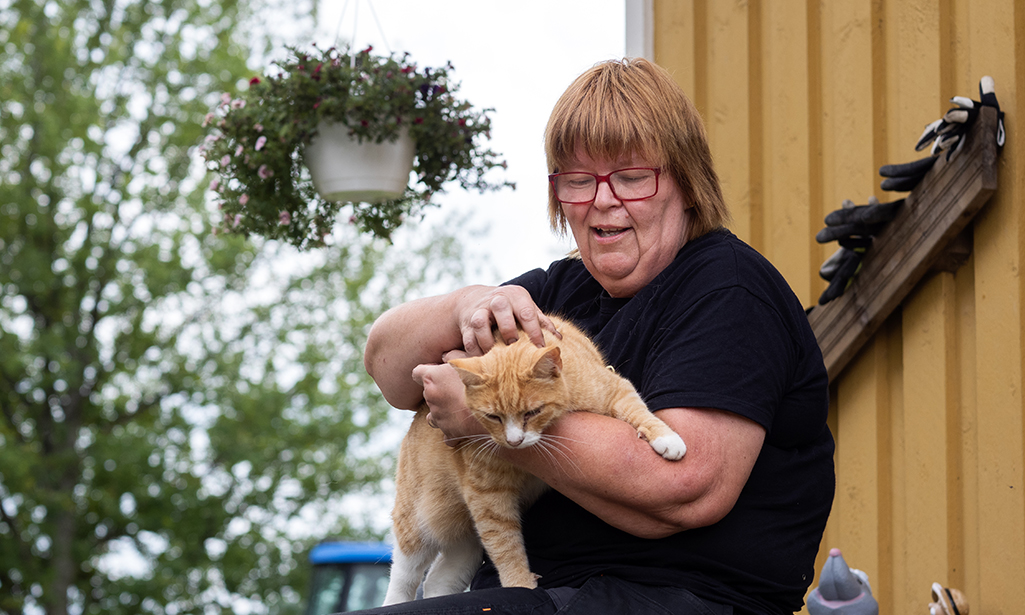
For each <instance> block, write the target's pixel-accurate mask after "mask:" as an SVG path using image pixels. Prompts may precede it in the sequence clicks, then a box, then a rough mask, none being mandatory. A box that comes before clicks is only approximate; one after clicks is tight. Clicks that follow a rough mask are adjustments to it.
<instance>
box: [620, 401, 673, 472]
mask: <svg viewBox="0 0 1025 615" xmlns="http://www.w3.org/2000/svg"><path fill="white" fill-rule="evenodd" d="M631 389H632V387H631ZM613 409H614V411H613V414H612V416H613V417H615V418H617V419H620V420H622V421H626V422H627V423H629V424H630V425H631V426H632V427H633V428H634V429H636V430H637V437H638V438H640V439H642V440H645V441H647V443H648V444H649V445H650V446H651V448H652V450H654V451H655V452H656V453H658V454H659V455H661V456H662V458H663V459H667V460H669V461H678V460H680V459H682V458H683V456H684V455H685V454H687V445H686V444H684V442H683V438H681V437H680V434H678V433H676V432H675V431H673V428H672V427H670V426H669V425H667V424H666V423H665V421H663V420H662V419H660V418H658V417H657V416H655V414H654V413H652V412H651V411H650V410H648V406H647V405H645V403H644V401H643V400H642V399H641V396H640V395H638V394H637V392H636V391H634V390H630V391H629V392H628V393H626V394H625V395H623V396H622V397H621V398H620V399H619V400H618V401H617V403H616V404H615V405H614V406H613Z"/></svg>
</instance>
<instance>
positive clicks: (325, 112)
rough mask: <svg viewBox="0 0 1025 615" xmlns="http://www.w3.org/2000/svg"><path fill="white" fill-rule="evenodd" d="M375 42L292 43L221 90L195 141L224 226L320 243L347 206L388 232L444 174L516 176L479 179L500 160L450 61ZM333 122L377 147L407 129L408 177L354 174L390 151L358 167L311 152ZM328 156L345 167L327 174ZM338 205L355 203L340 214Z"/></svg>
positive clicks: (360, 221)
mask: <svg viewBox="0 0 1025 615" xmlns="http://www.w3.org/2000/svg"><path fill="white" fill-rule="evenodd" d="M371 52H372V48H370V47H368V48H366V49H364V50H362V51H359V52H355V53H351V52H350V51H349V50H347V49H336V48H331V49H328V50H327V51H323V52H322V51H319V50H317V49H314V51H312V52H309V53H307V52H302V51H299V50H296V49H290V50H289V54H290V55H289V57H288V58H287V59H286V60H284V61H282V62H280V63H278V64H277V66H278V68H279V69H280V70H279V71H278V72H277V74H274V75H270V76H264V77H253V78H252V79H251V80H250V81H249V87H248V89H246V90H244V91H242V92H240V93H238V94H237V95H235V96H232V95H230V94H224V95H223V96H222V99H221V103H220V104H219V105H218V106H217V108H216V109H215V110H214V111H213V112H211V113H210V114H208V115H207V118H206V120H205V121H204V126H209V127H210V133H209V134H208V135H207V137H206V141H205V142H204V144H203V146H202V148H201V149H202V152H203V156H204V158H205V159H206V161H207V165H208V168H209V169H210V170H211V171H213V172H214V173H215V177H214V178H213V180H212V181H211V185H210V188H211V190H213V191H214V192H215V193H216V195H217V202H218V206H219V208H220V210H221V211H220V218H219V221H218V222H219V223H218V227H219V229H220V230H223V231H227V232H235V233H242V234H246V235H249V234H257V235H261V236H264V237H267V238H272V239H282V240H285V241H289V242H290V243H292V244H294V245H296V246H297V247H299V248H308V247H314V246H318V245H323V243H324V238H325V237H326V236H327V235H328V234H330V232H331V229H332V228H333V226H334V224H335V223H336V221H337V219H338V217H339V216H343V217H344V219H346V220H348V221H350V222H352V223H354V224H356V225H357V226H358V227H359V228H360V230H362V231H365V232H370V233H373V234H375V235H377V236H379V237H384V238H388V237H389V236H390V234H391V232H392V231H394V230H395V229H396V228H397V227H398V226H399V225H401V224H402V221H403V220H404V219H405V218H406V217H407V216H409V215H411V214H416V213H419V212H420V211H421V210H422V208H423V207H425V206H428V205H430V204H431V203H430V198H431V195H432V194H434V193H436V192H439V191H441V190H442V189H443V186H444V185H445V184H447V183H448V182H452V181H455V182H458V183H459V185H460V187H462V188H472V189H475V190H479V191H481V192H484V191H488V190H497V189H500V188H503V187H506V186H509V187H513V185H512V184H511V183H509V182H497V183H492V182H490V181H488V180H486V179H485V177H484V176H485V174H486V173H488V171H490V170H491V169H494V168H495V167H504V166H505V163H504V162H503V161H501V160H499V158H498V155H497V154H496V153H495V152H493V151H491V150H490V149H488V148H487V147H486V146H485V145H484V144H483V141H484V140H486V139H488V138H490V134H489V131H490V128H491V120H490V118H488V116H487V114H488V113H489V112H490V111H491V110H490V109H485V110H481V111H478V110H475V109H474V108H473V107H472V106H471V105H470V103H468V102H466V101H463V100H460V99H458V98H456V96H455V93H456V91H457V90H458V85H457V84H455V83H453V82H452V81H451V79H450V77H449V71H450V70H451V68H452V67H451V65H446V66H445V67H443V68H424V69H419V68H418V67H417V66H416V64H414V63H412V62H411V61H410V60H409V56H408V54H407V55H403V56H400V57H395V56H377V55H373V54H372V53H371ZM336 133H342V134H344V136H346V137H348V138H349V139H351V140H354V141H356V142H357V143H359V144H361V145H366V146H371V147H375V148H376V147H386V146H390V145H392V144H394V143H395V142H396V141H398V142H401V141H402V140H404V139H405V138H406V136H407V135H408V139H409V140H410V141H411V143H412V146H410V144H409V142H408V141H407V142H406V144H405V145H403V146H402V147H405V148H407V152H408V149H409V148H410V147H412V151H413V154H412V155H411V156H408V154H407V156H408V157H407V160H406V162H405V163H403V166H402V168H403V169H405V171H404V173H403V172H401V171H400V172H399V175H401V176H403V177H404V178H405V179H404V180H396V181H395V182H394V183H392V184H391V185H390V186H389V187H388V188H373V187H363V186H360V185H359V184H358V183H357V182H362V181H363V180H368V181H369V180H370V179H371V178H375V177H379V176H380V175H381V174H382V173H383V170H382V169H383V166H384V165H383V159H384V158H388V159H390V156H384V155H382V157H381V158H377V162H374V163H373V164H372V165H371V170H369V171H366V172H361V173H359V174H356V172H354V171H352V166H351V164H350V163H341V162H340V160H339V159H338V158H337V157H338V154H328V157H327V162H326V163H321V162H318V161H317V158H316V156H317V151H318V150H319V149H321V148H323V147H325V146H326V144H327V142H328V139H329V137H330V136H331V135H334V134H336ZM374 156H376V154H375V155H374ZM371 157H372V156H371V155H368V154H360V155H358V156H357V158H359V159H360V160H366V159H369V158H371ZM410 159H411V160H412V163H411V164H410V162H409V160H410ZM330 167H337V168H338V169H340V170H341V171H342V172H343V173H344V174H345V175H346V176H347V177H348V179H345V180H329V179H325V178H324V176H323V175H322V171H324V170H327V169H328V168H330ZM410 170H411V171H412V172H410ZM339 182H340V183H339ZM400 182H401V183H400ZM343 209H349V210H351V211H349V212H348V215H344V214H343Z"/></svg>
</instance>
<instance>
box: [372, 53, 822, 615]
mask: <svg viewBox="0 0 1025 615" xmlns="http://www.w3.org/2000/svg"><path fill="white" fill-rule="evenodd" d="M545 147H546V153H547V157H548V166H549V171H550V172H551V176H550V182H551V187H550V193H549V194H550V199H549V213H550V217H551V221H552V226H553V228H555V229H557V230H563V231H565V229H566V227H567V226H568V227H569V230H570V231H571V232H572V234H573V237H574V239H575V241H576V245H577V249H578V252H579V254H578V257H571V258H567V259H564V260H561V261H557V262H555V263H553V264H552V265H551V266H550V267H549V268H548V270H547V271H542V270H540V269H537V270H534V271H531V272H528V273H526V274H524V275H522V276H520V277H519V278H516V279H514V280H512V281H511V282H509V283H508V284H506V285H503V286H499V287H484V286H472V287H468V288H464V289H460V290H458V291H455V292H453V293H450V294H448V295H443V296H439V297H432V298H428V299H423V300H420V301H414V302H412V303H408V304H405V305H402V306H399V307H397V308H395V309H393V310H391V311H389V312H387V313H386V314H384V315H383V316H382V317H381V318H380V319H379V320H378V322H377V323H375V325H374V327H373V329H372V331H371V334H370V338H369V341H368V344H367V350H366V367H367V371H368V372H369V373H370V374H371V375H372V376H373V377H374V379H375V380H376V381H377V383H378V385H379V386H380V388H381V391H382V392H383V393H384V395H385V398H386V399H387V400H388V401H389V403H391V404H392V405H394V406H396V407H399V408H416V407H417V405H418V404H419V403H420V401H421V400H426V402H427V403H428V405H429V407H430V409H431V421H432V423H433V424H435V425H436V426H437V427H438V428H440V429H442V430H443V431H444V432H445V434H446V436H448V437H449V438H452V439H453V440H458V439H460V438H462V437H466V436H471V435H475V434H479V433H482V432H483V430H482V428H481V426H480V425H479V424H478V423H477V422H476V420H475V419H474V418H473V417H472V416H470V415H469V414H468V413H467V412H466V410H465V405H464V404H463V398H462V395H463V388H462V385H461V383H460V382H459V379H458V377H457V376H456V375H455V373H454V370H452V369H451V368H450V367H448V366H447V365H445V364H444V363H443V359H444V358H446V357H450V356H453V355H455V354H458V353H463V352H465V353H469V354H479V353H482V352H487V350H488V349H489V348H490V346H491V345H492V328H493V327H495V328H497V329H498V331H500V332H501V334H502V335H503V336H505V337H506V338H507V339H510V340H512V339H515V338H516V337H517V336H518V334H519V333H518V331H517V327H519V328H520V329H522V332H523V334H525V335H528V336H529V337H530V339H531V340H533V341H534V342H535V343H537V344H538V345H542V344H543V340H542V336H541V329H542V328H548V329H552V325H551V322H550V321H549V320H548V319H547V318H546V317H545V315H544V314H545V313H546V312H547V313H559V314H560V315H562V316H564V317H567V318H569V319H570V320H573V321H574V322H576V323H577V324H578V325H580V326H581V327H582V328H584V329H585V330H586V331H588V332H589V333H590V334H591V335H592V336H593V337H594V339H595V341H596V342H597V343H598V345H599V347H601V349H602V351H603V352H604V354H605V355H606V358H607V359H608V361H609V363H610V364H611V365H613V366H614V367H615V368H616V370H617V372H619V373H620V374H621V375H623V376H625V377H627V378H629V379H630V380H631V381H632V382H633V383H634V385H635V386H636V387H637V389H638V390H639V391H640V393H641V396H642V397H643V398H644V400H645V402H646V403H647V404H648V406H649V407H650V408H651V409H652V410H653V411H655V412H656V413H657V414H658V415H659V417H661V418H662V419H663V420H664V421H666V422H667V423H668V424H669V425H670V426H671V427H673V428H674V429H675V430H676V431H677V432H678V433H679V434H680V435H681V436H682V437H683V439H684V441H685V442H686V443H687V446H688V452H687V455H686V457H684V459H683V460H682V461H680V462H669V461H665V460H663V459H662V458H660V457H659V456H658V455H656V454H654V453H653V452H652V451H651V450H650V448H649V447H648V445H647V444H646V443H644V442H641V441H639V440H638V439H637V438H636V436H635V435H634V433H633V430H632V429H631V428H630V427H629V426H627V425H626V424H625V423H621V422H619V421H616V420H615V419H610V418H608V417H604V416H599V415H595V414H589V413H575V414H571V415H568V416H567V417H564V418H563V419H562V420H560V421H558V422H557V423H556V424H555V425H554V426H553V427H552V428H550V430H549V433H552V434H554V435H556V436H559V437H562V438H565V439H564V440H561V441H562V442H566V443H567V444H566V445H565V449H566V452H567V455H568V456H569V457H570V458H571V459H572V461H573V463H563V464H552V462H551V460H550V459H549V458H546V456H545V455H543V454H541V453H539V451H533V450H530V449H525V450H506V451H503V452H502V453H501V454H503V455H505V457H506V458H507V459H508V460H510V461H512V462H513V463H515V464H517V465H519V466H521V467H522V468H524V469H526V470H528V471H529V472H531V473H533V474H535V475H536V476H538V477H540V478H541V479H542V480H544V481H545V482H546V483H547V484H548V485H550V486H551V487H552V488H553V490H551V491H549V492H548V493H547V494H546V495H545V496H542V498H541V499H540V500H539V501H538V502H537V503H535V504H534V505H533V506H532V507H531V508H530V509H529V510H528V511H526V512H525V514H524V537H525V540H526V544H527V551H528V555H529V556H530V563H531V570H533V571H534V572H535V573H537V574H539V575H541V578H540V579H539V584H540V587H539V588H538V589H537V590H528V589H522V588H510V589H501V588H499V589H487V590H484V589H483V588H494V587H497V586H498V584H497V580H496V578H495V576H494V574H493V569H491V568H490V567H488V566H485V567H483V568H482V569H481V571H480V572H478V574H477V577H476V579H475V580H474V583H473V588H474V589H482V591H479V592H477V591H474V592H470V593H467V594H462V595H459V596H452V597H446V598H439V599H435V600H434V601H432V602H430V603H428V602H420V603H416V604H415V605H413V604H411V605H409V606H408V607H406V608H408V609H411V611H410V612H421V613H423V612H432V611H431V610H430V609H431V608H433V605H435V604H437V605H439V606H438V608H439V609H442V610H438V611H435V612H446V613H460V612H466V613H470V612H481V609H482V608H488V609H490V612H495V613H503V612H510V613H518V612H523V613H554V612H556V610H558V609H559V608H564V609H565V610H561V611H559V612H565V613H576V612H580V613H602V612H610V613H619V612H638V613H642V612H658V613H661V612H683V613H690V612H694V613H709V612H711V613H719V612H721V613H729V612H730V611H731V609H732V612H734V613H790V612H793V611H796V610H799V609H800V608H801V606H802V603H803V596H804V593H805V591H806V590H807V588H808V585H809V584H810V583H811V580H812V578H813V573H814V571H813V565H814V558H815V554H816V552H817V549H818V544H819V541H820V539H821V536H822V531H823V528H824V526H825V522H826V518H827V516H828V514H829V509H830V506H831V503H832V497H833V490H834V475H833V463H832V453H833V439H832V436H831V435H830V433H829V430H828V428H827V427H826V423H825V420H826V413H827V409H828V392H827V385H828V381H827V376H826V372H825V369H824V367H823V364H822V357H821V354H820V352H819V349H818V345H817V344H816V342H815V338H814V335H813V334H812V331H811V328H810V327H809V326H808V322H807V319H806V317H805V314H804V311H803V309H802V306H801V304H800V302H799V301H798V299H797V298H796V297H795V296H794V294H793V292H792V291H791V290H790V288H789V287H788V286H787V284H786V282H785V281H784V280H783V278H782V276H781V275H780V274H779V273H778V272H777V271H776V270H775V269H774V268H773V267H772V266H771V265H770V264H769V263H768V262H767V261H766V260H765V259H764V258H762V257H761V256H759V255H758V254H757V253H756V252H755V251H754V250H752V249H751V248H750V247H748V246H746V245H745V244H743V243H742V242H741V241H740V240H738V239H737V238H736V237H734V236H733V235H732V234H730V233H729V232H728V231H726V230H725V229H723V228H722V227H723V224H724V223H725V222H726V220H727V217H728V210H727V208H726V206H725V204H724V202H723V198H722V194H721V190H720V188H719V182H718V179H717V177H716V174H715V172H714V170H713V166H712V162H711V155H710V153H709V150H708V145H707V141H706V138H705V134H704V129H703V127H702V125H701V121H700V119H699V117H698V115H697V113H696V111H695V109H694V107H693V106H692V105H691V103H690V101H689V100H687V98H686V96H684V94H683V92H682V91H681V90H680V89H679V87H678V86H677V85H676V84H675V83H674V82H673V80H672V78H671V77H670V76H669V74H668V73H666V71H664V70H663V69H661V68H659V67H657V66H655V65H654V64H651V63H650V62H647V61H645V60H640V59H638V60H624V61H622V62H618V61H617V62H607V63H604V64H600V65H598V66H596V67H594V68H593V69H591V70H589V71H588V72H586V73H584V74H583V75H581V76H580V77H579V78H578V79H577V80H576V81H575V82H574V83H573V84H572V85H571V86H570V88H569V89H568V90H567V91H566V92H565V93H564V94H563V96H562V98H561V99H560V100H559V102H558V103H557V104H556V106H555V109H554V111H553V113H552V116H551V119H550V121H549V123H548V127H547V130H546V134H545ZM411 374H412V377H410V375H411ZM656 605H657V606H656ZM398 606H399V607H400V608H395V609H392V610H389V611H387V612H401V611H402V609H401V605H398ZM414 606H415V608H413V607H414ZM464 609H465V610H464Z"/></svg>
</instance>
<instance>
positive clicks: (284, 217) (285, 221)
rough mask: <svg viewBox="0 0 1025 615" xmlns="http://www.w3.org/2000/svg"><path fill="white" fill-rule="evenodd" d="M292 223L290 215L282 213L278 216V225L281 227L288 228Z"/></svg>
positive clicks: (285, 212)
mask: <svg viewBox="0 0 1025 615" xmlns="http://www.w3.org/2000/svg"><path fill="white" fill-rule="evenodd" d="M291 223H292V214H290V213H288V212H287V211H283V212H281V213H279V214H278V224H280V225H281V226H288V225H289V224H291Z"/></svg>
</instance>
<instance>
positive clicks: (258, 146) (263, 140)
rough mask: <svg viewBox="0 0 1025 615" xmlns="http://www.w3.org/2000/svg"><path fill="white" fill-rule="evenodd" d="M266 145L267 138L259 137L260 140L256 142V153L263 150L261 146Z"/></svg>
mask: <svg viewBox="0 0 1025 615" xmlns="http://www.w3.org/2000/svg"><path fill="white" fill-rule="evenodd" d="M266 144H267V137H265V136H263V135H260V138H259V139H257V140H256V151H260V150H262V149H263V146H264V145H266Z"/></svg>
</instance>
